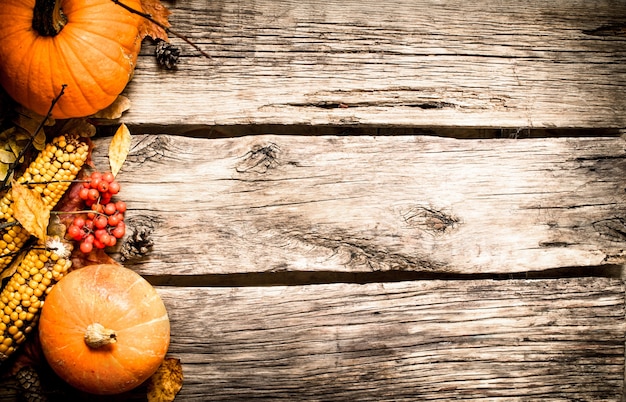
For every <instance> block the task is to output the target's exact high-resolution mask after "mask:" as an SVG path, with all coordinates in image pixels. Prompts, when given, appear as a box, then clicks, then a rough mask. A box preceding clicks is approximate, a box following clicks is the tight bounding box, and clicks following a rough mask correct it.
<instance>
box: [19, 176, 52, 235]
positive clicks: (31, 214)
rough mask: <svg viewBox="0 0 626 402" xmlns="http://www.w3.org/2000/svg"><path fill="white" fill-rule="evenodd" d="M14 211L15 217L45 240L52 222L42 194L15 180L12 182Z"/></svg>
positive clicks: (31, 231) (31, 232)
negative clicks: (49, 223)
mask: <svg viewBox="0 0 626 402" xmlns="http://www.w3.org/2000/svg"><path fill="white" fill-rule="evenodd" d="M11 195H12V197H13V213H14V215H15V219H16V220H17V221H18V222H19V223H20V224H21V225H22V226H23V227H24V229H26V230H27V231H28V233H30V234H31V235H33V236H35V237H37V238H38V239H41V240H45V239H46V234H47V231H48V222H50V211H49V210H48V208H46V205H45V204H44V202H43V200H42V199H41V195H40V194H39V193H38V192H37V191H36V190H33V189H30V188H28V187H26V186H24V185H21V184H19V183H18V182H16V181H15V180H13V182H12V184H11Z"/></svg>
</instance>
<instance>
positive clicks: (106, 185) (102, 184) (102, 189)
mask: <svg viewBox="0 0 626 402" xmlns="http://www.w3.org/2000/svg"><path fill="white" fill-rule="evenodd" d="M98 191H99V192H100V193H101V194H104V193H106V192H107V191H109V183H107V182H106V181H104V180H102V181H100V183H98Z"/></svg>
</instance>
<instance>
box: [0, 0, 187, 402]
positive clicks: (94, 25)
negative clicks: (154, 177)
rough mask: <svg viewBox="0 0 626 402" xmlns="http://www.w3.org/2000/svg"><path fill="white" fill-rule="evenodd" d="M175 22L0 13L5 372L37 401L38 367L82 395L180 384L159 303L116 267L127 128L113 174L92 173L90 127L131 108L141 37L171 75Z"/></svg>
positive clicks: (96, 10) (24, 2)
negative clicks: (171, 35)
mask: <svg viewBox="0 0 626 402" xmlns="http://www.w3.org/2000/svg"><path fill="white" fill-rule="evenodd" d="M168 14H169V11H168V10H167V9H166V8H164V7H163V6H162V5H161V4H160V3H159V0H3V2H2V6H1V7H0V21H2V24H0V84H1V85H2V89H3V91H4V92H5V93H4V94H3V97H4V99H3V100H1V101H0V105H1V106H2V110H1V111H0V118H1V120H2V121H1V124H2V127H1V128H2V130H0V131H1V132H0V191H1V192H0V280H1V290H0V370H2V375H3V376H5V377H7V376H14V377H17V378H18V382H19V383H20V384H22V385H23V387H24V389H25V390H26V391H28V392H30V393H34V398H35V397H36V398H40V399H37V400H43V399H45V397H46V395H45V391H42V390H41V381H40V380H39V378H38V377H37V373H38V370H40V369H43V370H45V369H48V370H49V371H50V372H54V373H56V376H58V378H59V379H60V381H62V382H63V384H65V385H66V386H67V387H70V388H71V389H75V390H76V391H77V392H80V393H85V394H87V395H91V394H97V395H119V394H122V393H125V392H127V391H130V390H133V389H137V387H140V386H143V387H145V389H146V393H147V398H148V400H151V401H168V400H169V401H171V400H173V399H174V397H175V395H176V393H177V392H178V390H179V389H180V387H181V382H182V379H181V378H182V372H181V371H180V362H179V361H178V360H177V359H171V358H166V353H167V351H168V347H169V341H170V325H169V320H168V314H167V311H166V308H165V306H164V304H163V301H162V300H161V298H160V297H159V295H158V293H157V292H156V290H155V289H154V288H153V287H152V286H151V285H150V284H149V283H148V282H147V281H146V280H145V279H144V278H142V277H141V276H140V275H139V274H137V273H135V272H134V271H132V270H131V269H128V268H125V267H124V266H122V265H121V264H119V263H117V262H116V261H114V260H113V259H112V258H111V257H110V256H109V250H111V249H112V248H113V247H115V246H116V245H117V246H119V244H120V242H122V241H124V237H125V236H126V224H125V219H124V218H125V215H126V214H127V207H126V204H125V202H124V201H123V197H122V196H123V191H122V190H123V189H122V188H121V186H120V184H119V182H118V180H117V175H118V173H119V172H120V170H122V167H123V164H124V161H125V159H126V156H127V154H128V152H129V149H130V144H131V141H132V138H131V135H130V132H129V129H128V128H127V127H126V126H124V125H123V124H122V125H121V126H120V127H119V128H118V129H117V131H116V133H115V135H114V136H113V137H112V140H111V143H110V147H109V149H108V155H109V166H95V165H94V162H93V161H92V159H91V152H92V150H93V146H94V145H93V142H92V141H91V140H90V137H92V136H93V135H94V134H96V133H97V128H96V125H95V123H94V122H95V120H94V118H97V119H99V120H98V121H102V119H117V118H119V117H120V115H121V114H122V113H123V112H124V111H125V110H127V109H128V107H129V102H130V100H129V99H127V98H125V97H124V96H122V95H121V93H122V92H123V90H124V89H125V87H126V85H127V84H128V82H129V81H130V79H131V77H132V73H133V70H134V68H135V65H136V63H137V59H138V53H139V51H140V48H141V46H142V42H143V41H144V39H145V38H146V37H149V38H151V39H152V40H153V41H155V42H156V43H157V59H158V61H159V63H160V64H161V65H163V66H165V67H166V68H171V67H172V66H173V65H174V64H175V62H176V59H177V57H178V54H179V53H178V50H177V49H176V48H174V47H171V46H170V45H169V39H168V33H172V31H171V29H170V26H169V23H168ZM172 373H176V375H173V374H172ZM168 374H172V375H169V377H176V378H178V380H177V381H174V383H175V384H172V381H171V378H169V379H168V378H167V377H168ZM166 380H168V381H166ZM37 393H39V395H37ZM27 399H28V398H27ZM114 400H115V399H114Z"/></svg>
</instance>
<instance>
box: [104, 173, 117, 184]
mask: <svg viewBox="0 0 626 402" xmlns="http://www.w3.org/2000/svg"><path fill="white" fill-rule="evenodd" d="M102 180H104V181H106V182H107V183H113V180H115V176H113V173H111V172H106V173H103V174H102Z"/></svg>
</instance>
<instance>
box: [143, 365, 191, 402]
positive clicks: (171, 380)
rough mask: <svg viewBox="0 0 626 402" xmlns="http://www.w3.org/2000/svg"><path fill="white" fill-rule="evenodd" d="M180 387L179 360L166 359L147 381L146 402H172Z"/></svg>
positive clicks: (181, 384) (181, 369) (180, 368)
mask: <svg viewBox="0 0 626 402" xmlns="http://www.w3.org/2000/svg"><path fill="white" fill-rule="evenodd" d="M182 387H183V367H182V365H181V364H180V359H174V358H167V359H165V360H164V361H163V363H161V366H160V367H159V368H158V369H157V371H156V373H154V374H153V375H152V377H150V379H149V380H148V402H172V401H173V400H174V398H176V394H178V391H180V389H181V388H182Z"/></svg>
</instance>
